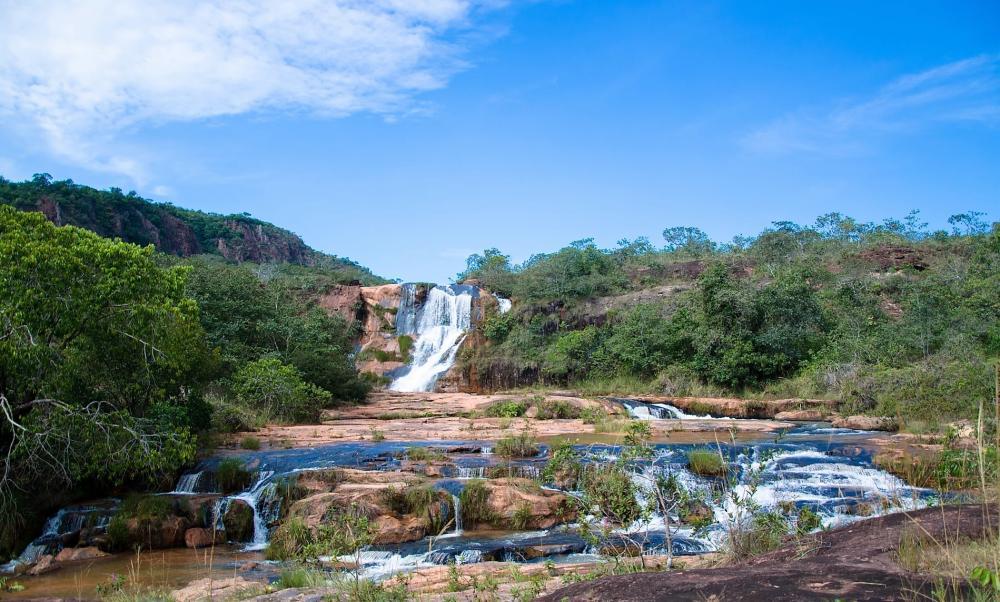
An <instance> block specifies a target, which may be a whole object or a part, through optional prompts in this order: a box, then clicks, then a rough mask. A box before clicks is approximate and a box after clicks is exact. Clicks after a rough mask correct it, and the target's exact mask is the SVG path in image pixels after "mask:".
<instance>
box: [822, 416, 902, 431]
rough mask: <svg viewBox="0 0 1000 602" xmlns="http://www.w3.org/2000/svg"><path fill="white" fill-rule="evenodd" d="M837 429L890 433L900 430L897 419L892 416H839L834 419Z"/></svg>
mask: <svg viewBox="0 0 1000 602" xmlns="http://www.w3.org/2000/svg"><path fill="white" fill-rule="evenodd" d="M833 426H834V427H835V428H843V429H853V430H856V431H889V432H893V431H896V430H898V429H899V425H898V424H897V423H896V419H895V418H892V417H890V416H839V417H837V418H834V419H833Z"/></svg>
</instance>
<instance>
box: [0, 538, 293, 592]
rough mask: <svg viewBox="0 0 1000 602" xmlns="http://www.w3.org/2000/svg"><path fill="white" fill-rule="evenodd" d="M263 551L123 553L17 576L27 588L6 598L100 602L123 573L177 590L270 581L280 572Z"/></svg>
mask: <svg viewBox="0 0 1000 602" xmlns="http://www.w3.org/2000/svg"><path fill="white" fill-rule="evenodd" d="M261 560H263V555H262V554H261V553H260V552H243V551H241V550H239V549H238V548H236V547H233V546H216V547H215V549H214V550H213V549H212V548H202V549H200V550H188V549H172V550H154V551H149V552H141V553H138V554H119V555H115V556H109V557H106V558H97V559H94V560H81V561H78V562H74V563H72V564H67V565H66V566H64V567H62V568H61V569H59V570H57V571H54V572H52V573H46V574H44V575H40V576H38V577H23V578H18V582H20V583H21V584H22V585H25V586H26V589H25V590H24V591H23V592H20V593H18V594H16V595H15V594H4V596H3V597H4V598H5V599H14V598H36V597H39V596H45V597H52V598H82V599H94V598H97V595H96V593H97V586H98V585H99V584H105V583H108V582H109V581H110V580H111V579H112V578H113V576H114V575H124V576H125V577H126V578H128V579H129V580H130V582H131V583H134V584H136V585H138V586H139V587H141V588H154V589H165V590H174V589H177V588H179V587H183V586H184V585H187V584H188V583H189V582H191V581H194V580H196V579H204V578H207V577H212V578H213V579H224V578H231V577H233V576H234V575H236V574H239V575H242V576H244V577H247V578H249V579H253V578H261V579H267V578H268V576H269V575H270V574H271V573H274V572H275V571H276V570H277V569H276V567H274V566H273V565H269V564H267V563H262V562H260V561H261Z"/></svg>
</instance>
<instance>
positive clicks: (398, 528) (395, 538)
mask: <svg viewBox="0 0 1000 602" xmlns="http://www.w3.org/2000/svg"><path fill="white" fill-rule="evenodd" d="M375 529H376V532H377V534H376V535H375V542H374V543H376V544H392V543H406V542H408V541H417V540H418V539H423V538H424V537H425V536H426V535H427V521H425V520H424V518H423V517H421V516H403V517H399V518H397V517H395V516H392V515H388V514H383V515H381V516H379V517H376V518H375Z"/></svg>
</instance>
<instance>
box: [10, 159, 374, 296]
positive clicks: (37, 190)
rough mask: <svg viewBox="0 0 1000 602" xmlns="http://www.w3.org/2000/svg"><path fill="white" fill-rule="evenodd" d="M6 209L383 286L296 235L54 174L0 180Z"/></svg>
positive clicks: (161, 244)
mask: <svg viewBox="0 0 1000 602" xmlns="http://www.w3.org/2000/svg"><path fill="white" fill-rule="evenodd" d="M0 203H2V204H5V205H12V206H14V207H16V208H17V209H20V210H22V211H40V212H41V213H43V214H44V215H45V216H46V217H47V218H48V219H49V221H51V222H53V223H55V224H56V225H58V226H63V225H72V226H79V227H81V228H86V229H87V230H90V231H92V232H96V233H97V234H100V235H101V236H104V237H106V238H120V239H121V240H123V241H125V242H130V243H135V244H139V245H150V244H151V245H153V246H155V247H156V249H157V250H158V251H160V252H162V253H167V254H170V255H176V256H180V257H189V256H192V255H200V254H209V255H218V256H221V257H223V258H225V259H227V260H229V261H234V262H238V263H243V262H252V263H292V264H297V265H303V266H318V267H324V268H328V269H330V268H332V269H334V270H338V271H343V272H344V274H343V279H344V280H360V281H363V282H365V283H369V284H375V283H379V282H384V281H385V280H384V279H382V278H379V277H377V276H375V275H374V274H372V273H371V271H370V270H368V269H367V268H365V267H363V266H361V265H360V264H358V263H356V262H354V261H351V260H350V259H346V258H340V257H336V256H331V255H327V254H325V253H321V252H319V251H316V250H314V249H312V248H310V247H309V246H308V245H306V244H305V243H304V242H303V241H302V239H301V238H299V237H298V236H297V235H296V234H293V233H292V232H289V231H288V230H285V229H283V228H279V227H278V226H275V225H274V224H270V223H268V222H264V221H261V220H258V219H255V218H253V217H250V216H249V215H247V214H239V215H219V214H215V213H205V212H203V211H195V210H191V209H183V208H180V207H175V206H174V205H172V204H170V203H157V202H154V201H150V200H148V199H144V198H142V197H140V196H138V195H136V194H135V193H134V192H129V193H127V194H125V193H123V192H122V191H121V190H120V189H117V188H112V189H110V190H97V189H95V188H91V187H89V186H84V185H81V184H76V183H75V182H73V181H72V180H62V181H53V180H52V179H51V177H50V176H48V174H37V175H36V176H35V177H34V178H33V179H31V180H25V181H24V182H12V181H10V180H6V179H4V178H2V177H0Z"/></svg>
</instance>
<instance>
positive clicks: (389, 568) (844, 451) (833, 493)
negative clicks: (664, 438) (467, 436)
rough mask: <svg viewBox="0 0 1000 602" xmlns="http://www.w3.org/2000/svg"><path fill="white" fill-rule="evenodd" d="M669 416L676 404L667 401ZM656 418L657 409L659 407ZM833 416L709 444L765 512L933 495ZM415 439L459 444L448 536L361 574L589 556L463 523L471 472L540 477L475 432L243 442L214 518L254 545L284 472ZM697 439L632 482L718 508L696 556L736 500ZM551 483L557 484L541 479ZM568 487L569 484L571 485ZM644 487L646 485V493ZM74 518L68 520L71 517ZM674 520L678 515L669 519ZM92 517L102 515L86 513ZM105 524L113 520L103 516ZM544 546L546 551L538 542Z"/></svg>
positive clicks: (60, 530) (851, 511)
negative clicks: (234, 485) (694, 457)
mask: <svg viewBox="0 0 1000 602" xmlns="http://www.w3.org/2000/svg"><path fill="white" fill-rule="evenodd" d="M665 412H666V413H667V414H669V415H670V416H671V418H674V417H676V415H675V414H674V413H673V412H670V411H669V410H665ZM651 419H656V418H655V417H653V418H651ZM827 431H828V425H803V426H802V427H800V428H798V429H795V430H793V431H791V432H789V433H786V434H784V435H783V436H781V437H780V438H778V439H776V440H774V441H764V442H760V441H755V442H751V443H736V444H732V443H729V444H722V445H716V444H715V443H712V444H711V448H712V449H713V450H715V451H716V452H717V453H721V454H722V455H723V457H724V458H725V460H726V462H728V463H729V465H730V474H731V475H732V476H733V478H734V479H735V491H736V492H737V493H739V494H741V495H745V496H747V497H751V498H752V499H753V500H754V502H755V504H757V505H758V506H759V507H760V508H761V509H764V510H780V511H782V512H784V513H786V514H789V513H792V514H794V513H793V512H792V511H793V510H797V509H798V508H802V507H808V508H810V509H811V510H813V511H814V512H816V513H817V514H818V515H819V516H820V517H821V520H822V524H823V526H824V527H834V526H837V525H841V524H845V523H848V522H851V521H854V520H858V519H860V518H861V517H863V516H869V515H877V514H883V513H886V512H894V511H900V510H907V509H914V508H918V507H921V506H923V505H926V504H927V503H928V501H929V500H930V499H931V498H932V493H931V492H930V491H928V490H923V489H917V488H913V487H909V486H908V485H906V484H905V483H904V482H902V481H901V480H899V479H898V478H896V477H894V476H892V475H890V474H888V473H886V472H884V471H882V470H879V469H877V468H875V467H874V466H873V465H872V463H871V452H870V451H869V448H868V447H866V438H867V437H868V435H867V434H865V433H856V432H846V433H845V432H827ZM413 445H428V446H433V447H435V448H437V449H439V450H441V449H447V448H454V449H461V450H463V451H461V452H460V453H449V454H448V459H449V461H450V462H451V463H452V464H453V465H452V466H450V467H447V468H448V469H447V470H446V471H445V474H447V476H446V477H444V478H441V479H438V480H437V481H436V483H435V487H437V488H438V489H441V490H444V491H447V492H448V493H449V494H450V495H451V499H452V503H453V509H452V512H453V516H452V519H453V521H454V525H453V527H452V528H451V529H450V530H449V533H447V534H446V535H445V536H442V537H439V538H437V539H436V540H435V541H434V542H433V545H432V546H430V549H429V546H428V541H427V540H421V541H417V542H411V543H406V544H395V545H382V546H372V547H371V548H370V549H368V550H367V551H366V552H365V554H364V555H363V559H362V560H363V561H362V569H363V570H362V572H363V573H364V574H365V575H367V576H370V577H373V578H379V577H384V576H388V575H391V574H393V573H395V572H397V571H400V570H410V569H413V568H417V567H421V566H429V565H434V564H443V563H447V562H451V561H454V562H459V563H469V562H479V561H483V560H504V559H513V560H515V561H519V562H520V561H524V562H542V561H544V560H546V559H551V560H553V561H555V562H568V561H575V560H579V559H581V558H587V557H589V556H588V554H590V553H591V551H590V550H588V548H587V545H586V544H585V542H584V540H583V538H582V537H581V536H580V535H579V534H578V533H577V531H576V529H575V528H574V525H564V526H559V527H554V528H552V529H548V530H544V531H525V532H517V531H516V530H514V529H511V530H509V531H501V532H488V533H480V532H470V531H468V530H467V529H466V528H465V525H463V520H462V508H461V501H460V493H461V490H462V488H463V487H465V485H466V484H467V483H468V482H469V481H468V480H469V479H475V478H490V477H496V476H506V475H510V474H513V475H515V476H522V477H527V478H539V477H540V468H541V467H542V466H544V463H545V461H546V459H545V458H527V459H523V460H515V461H513V462H510V463H506V462H504V461H502V460H501V459H500V458H498V457H496V456H494V455H492V454H483V453H481V450H482V449H486V448H485V447H484V446H483V445H482V444H481V443H479V442H470V441H439V442H419V443H415V442H391V441H386V442H379V443H374V442H354V443H339V444H330V445H324V446H318V447H313V448H302V449H290V450H266V451H259V452H246V453H244V454H243V459H244V460H245V461H246V462H247V465H248V466H253V467H254V469H255V471H256V476H255V479H254V481H253V483H252V484H251V485H250V486H249V487H248V488H247V489H246V490H245V491H242V492H239V493H236V494H235V495H231V496H220V498H219V500H218V502H217V504H216V506H215V508H216V510H215V513H214V514H215V516H214V517H213V520H214V521H216V524H217V525H219V526H220V527H221V526H223V525H222V523H221V519H222V516H223V514H224V512H225V510H226V508H227V507H228V505H229V504H230V503H234V502H235V501H236V500H240V501H242V502H244V503H246V504H247V505H248V506H249V507H250V508H251V509H252V511H253V514H254V517H253V524H254V534H253V537H252V538H251V539H250V540H249V541H245V542H242V543H241V546H242V548H243V549H244V550H259V549H262V548H264V547H266V546H267V543H268V538H269V534H270V531H271V527H272V526H273V524H274V523H275V522H276V520H277V519H278V518H279V517H280V515H281V507H280V504H281V499H280V496H277V495H275V489H276V484H277V483H278V482H279V480H281V479H287V478H290V477H294V476H295V475H297V474H298V473H301V472H304V471H311V470H318V469H327V468H333V467H349V468H355V469H361V470H372V471H384V470H393V469H398V468H399V467H400V466H401V459H402V458H403V456H404V455H405V453H404V452H405V449H406V448H407V447H411V446H413ZM694 447H702V448H704V447H706V445H704V444H702V445H695V444H672V443H666V444H656V445H654V455H653V457H652V458H650V459H648V460H645V461H636V462H634V463H633V465H632V466H633V480H634V481H635V482H636V484H637V485H639V486H640V489H642V486H643V484H649V483H651V482H652V481H653V480H655V479H656V478H657V477H660V476H667V475H673V476H674V477H675V478H676V479H677V480H678V481H679V482H681V483H682V484H683V485H684V487H685V488H686V489H687V490H688V491H689V492H691V494H692V495H695V496H698V497H700V498H702V499H703V500H704V501H705V503H707V504H708V506H709V507H710V508H711V515H712V519H713V520H712V521H711V524H709V525H707V526H705V527H703V528H700V529H695V528H693V527H688V526H681V527H679V528H676V532H673V531H674V530H672V537H671V540H672V545H673V551H674V553H675V554H678V555H683V554H693V553H700V552H706V551H712V550H716V549H718V547H719V546H720V544H721V543H722V542H723V541H724V539H725V533H726V525H727V524H728V523H729V522H731V521H733V520H738V518H739V514H740V510H739V509H738V508H736V507H734V506H733V505H732V502H731V501H730V498H729V497H727V496H719V495H718V492H719V485H720V482H719V480H718V479H713V478H708V477H702V476H699V475H696V474H694V473H692V472H691V471H690V470H688V468H687V454H688V452H689V451H690V450H691V449H692V448H694ZM575 449H576V450H577V452H578V454H579V455H580V457H581V459H582V461H583V462H584V463H585V464H587V465H594V466H595V469H597V470H599V469H600V468H599V466H600V465H601V464H604V463H607V462H613V461H615V460H616V459H617V458H618V455H619V454H620V453H621V448H620V447H618V446H615V445H606V444H594V445H578V446H576V447H575ZM218 462H219V459H218V458H210V459H208V460H205V461H204V462H202V464H201V465H199V466H198V467H197V469H196V471H192V472H190V473H187V474H184V475H182V476H181V477H180V479H179V481H178V483H177V485H176V486H175V487H174V491H173V492H170V493H169V494H167V495H185V496H190V495H192V494H205V491H204V490H206V489H210V488H211V487H212V486H213V483H214V476H213V471H214V470H215V467H216V466H217V465H218ZM546 488H549V489H551V488H552V487H551V484H546ZM568 493H570V494H571V495H572V494H574V492H568ZM640 496H641V493H640ZM115 507H116V506H115V504H114V503H108V504H105V505H89V506H74V507H67V508H64V509H63V510H60V511H59V513H57V514H55V515H54V516H53V517H52V518H51V519H50V520H49V521H48V523H47V524H46V526H45V531H44V533H43V534H42V535H41V536H40V537H39V538H38V539H36V541H35V542H33V543H32V544H31V545H30V546H28V548H27V549H26V550H25V551H24V553H23V554H22V555H21V558H20V560H21V562H23V563H29V564H30V562H31V561H33V559H35V558H37V557H38V556H39V555H40V554H42V553H54V552H56V551H58V548H59V546H60V543H59V542H60V541H62V539H61V538H63V537H65V536H66V534H67V533H68V532H69V531H71V530H72V529H74V528H75V529H78V528H79V527H80V526H81V525H83V524H84V523H85V522H87V521H88V519H87V518H86V515H87V514H89V513H100V514H101V516H105V517H107V516H110V514H111V513H113V511H114V508H115ZM71 516H72V517H73V518H72V519H71V520H70V519H69V517H71ZM673 520H674V524H676V520H677V517H673ZM90 523H91V524H93V525H97V524H99V521H96V520H93V519H91V520H90ZM104 524H106V520H105V523H104ZM618 533H620V534H629V535H630V536H632V537H635V534H641V536H642V539H644V540H645V541H646V542H647V546H648V548H649V549H651V550H656V549H658V548H660V549H662V546H663V545H665V543H664V541H665V540H666V537H665V532H664V526H663V518H662V517H660V516H653V517H652V518H651V519H650V520H648V521H646V522H642V521H638V522H637V523H635V524H632V525H627V526H624V527H621V528H619V529H618ZM539 550H543V551H539Z"/></svg>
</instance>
